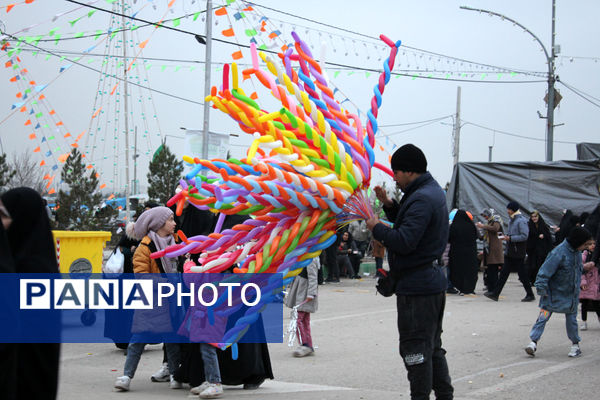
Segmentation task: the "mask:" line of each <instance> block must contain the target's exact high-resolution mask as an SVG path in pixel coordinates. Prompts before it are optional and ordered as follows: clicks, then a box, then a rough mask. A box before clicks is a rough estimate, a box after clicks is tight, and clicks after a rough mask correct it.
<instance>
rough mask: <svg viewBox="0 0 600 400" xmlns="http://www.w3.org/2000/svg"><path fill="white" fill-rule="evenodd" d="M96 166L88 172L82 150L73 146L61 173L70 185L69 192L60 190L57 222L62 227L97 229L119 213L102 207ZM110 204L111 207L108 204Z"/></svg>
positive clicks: (102, 227)
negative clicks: (101, 209)
mask: <svg viewBox="0 0 600 400" xmlns="http://www.w3.org/2000/svg"><path fill="white" fill-rule="evenodd" d="M97 175H98V174H97V173H96V170H92V171H91V172H90V174H89V175H88V174H86V167H85V164H84V163H83V161H82V157H81V153H79V151H78V150H77V149H73V150H72V151H71V154H69V157H68V158H67V160H66V162H65V165H63V168H62V172H61V174H60V177H61V179H62V181H63V183H64V184H66V185H68V186H69V190H68V192H65V191H63V190H62V189H61V190H59V192H58V199H57V205H58V210H57V211H56V224H57V225H58V228H59V229H69V230H98V229H106V227H107V226H108V225H109V224H110V220H111V219H112V217H113V216H114V215H115V214H116V212H115V211H114V210H112V211H111V210H110V209H109V210H104V209H103V211H102V212H98V211H99V210H100V206H101V204H102V194H101V193H100V192H97V191H96V190H97V189H98V177H97ZM107 208H110V207H107Z"/></svg>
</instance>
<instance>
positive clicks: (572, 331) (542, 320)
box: [529, 310, 581, 344]
mask: <svg viewBox="0 0 600 400" xmlns="http://www.w3.org/2000/svg"><path fill="white" fill-rule="evenodd" d="M551 316H552V311H546V310H540V315H538V318H537V321H535V324H533V327H532V328H531V332H529V337H530V338H531V340H532V341H534V342H536V343H537V341H538V340H540V338H541V337H542V333H544V328H545V327H546V322H548V320H549V319H550V317H551ZM565 317H566V325H567V336H568V337H569V339H570V340H571V342H572V343H573V344H576V343H579V342H580V341H581V338H580V337H579V332H578V330H577V311H575V312H574V313H570V314H565Z"/></svg>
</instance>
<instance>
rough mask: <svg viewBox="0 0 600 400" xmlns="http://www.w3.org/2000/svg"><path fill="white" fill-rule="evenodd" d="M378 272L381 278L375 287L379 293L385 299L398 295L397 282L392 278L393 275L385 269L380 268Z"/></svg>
mask: <svg viewBox="0 0 600 400" xmlns="http://www.w3.org/2000/svg"><path fill="white" fill-rule="evenodd" d="M378 271H379V273H380V274H381V276H380V277H379V278H377V284H376V285H375V289H377V293H379V294H380V295H382V296H383V297H390V296H392V295H393V294H395V293H396V283H397V280H396V279H395V278H393V277H392V274H391V273H390V272H389V271H386V270H384V269H383V268H379V269H378Z"/></svg>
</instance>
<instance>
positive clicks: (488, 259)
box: [475, 208, 504, 292]
mask: <svg viewBox="0 0 600 400" xmlns="http://www.w3.org/2000/svg"><path fill="white" fill-rule="evenodd" d="M481 216H482V217H483V218H485V220H486V221H487V224H483V223H481V222H477V223H476V224H475V226H477V228H479V229H481V230H482V231H483V235H482V236H483V265H485V266H486V272H485V276H486V282H485V285H486V288H487V291H486V292H490V291H491V290H494V288H495V287H496V284H497V283H498V272H499V271H500V269H501V268H502V265H503V264H504V248H503V246H502V240H501V239H500V238H499V235H500V234H502V219H501V218H500V216H499V215H497V214H495V213H494V212H493V211H492V210H491V209H489V208H486V209H485V210H483V211H482V212H481Z"/></svg>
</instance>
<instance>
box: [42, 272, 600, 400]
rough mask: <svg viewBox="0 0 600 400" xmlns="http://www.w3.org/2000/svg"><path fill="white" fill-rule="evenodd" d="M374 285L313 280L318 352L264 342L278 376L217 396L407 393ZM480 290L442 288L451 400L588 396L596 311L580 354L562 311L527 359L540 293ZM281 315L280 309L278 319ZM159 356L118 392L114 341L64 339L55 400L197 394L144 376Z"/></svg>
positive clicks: (598, 345) (599, 358)
mask: <svg viewBox="0 0 600 400" xmlns="http://www.w3.org/2000/svg"><path fill="white" fill-rule="evenodd" d="M374 285H375V280H374V279H372V278H370V277H366V278H364V279H362V280H360V281H359V280H342V282H341V283H339V284H327V285H322V286H319V311H318V312H317V313H315V314H313V315H312V336H313V341H314V344H315V347H317V348H316V351H315V355H314V356H310V357H306V358H294V357H292V349H291V348H289V347H288V346H287V341H285V342H283V343H276V344H270V345H269V351H270V354H271V362H272V365H273V372H274V375H275V380H272V381H267V382H265V383H264V384H263V385H262V386H261V387H260V388H259V389H258V390H255V391H246V390H243V389H242V388H241V387H229V386H226V387H225V393H224V395H223V396H222V398H223V399H233V398H238V397H239V398H240V399H244V400H246V399H247V400H251V399H286V400H300V399H310V400H318V399H398V398H400V399H409V398H410V394H409V390H408V381H407V379H406V370H405V369H404V366H403V364H402V360H401V359H400V356H399V354H398V334H397V331H396V311H395V297H391V298H383V297H381V296H379V295H376V294H375V289H374ZM482 289H483V288H482V281H481V275H480V279H479V282H478V284H477V289H476V293H477V294H476V295H466V296H458V295H448V296H447V303H446V313H445V317H444V333H443V335H442V340H443V345H444V348H445V349H446V350H447V352H448V353H447V358H448V364H449V367H450V374H451V377H452V380H453V384H454V388H455V398H456V399H466V400H475V399H479V400H486V399H494V400H498V399H526V398H543V399H544V400H555V399H556V400H559V399H560V400H566V399H575V398H589V397H590V396H591V397H594V395H593V393H597V388H598V384H597V382H598V369H599V367H600V322H599V321H598V318H597V317H596V315H595V314H594V313H592V314H590V315H589V316H588V326H589V330H588V331H583V332H580V336H581V338H582V341H581V350H582V352H583V354H582V355H581V356H580V357H578V358H569V357H567V353H568V352H569V348H570V342H569V340H568V339H567V335H566V329H565V318H564V315H561V314H555V315H553V316H552V319H551V320H550V321H549V323H548V325H547V326H546V331H545V333H544V335H543V337H542V339H541V341H540V342H539V344H538V350H537V353H536V356H535V357H533V358H532V357H530V356H528V355H527V354H526V353H525V351H524V350H523V349H524V347H525V346H526V345H527V344H528V343H529V338H528V333H529V330H530V328H531V325H532V324H533V323H534V322H535V319H536V318H537V314H538V310H539V309H538V307H537V301H536V302H533V303H522V302H521V301H520V300H521V298H522V297H524V295H525V292H524V290H523V288H522V287H521V285H520V283H519V282H518V279H517V275H516V274H511V276H510V278H509V281H508V283H507V284H506V286H505V289H504V291H503V293H502V296H501V297H500V301H499V302H497V303H496V302H493V301H491V300H489V299H487V298H485V297H484V296H483V294H482V293H483V290H482ZM288 314H289V310H288V309H286V308H284V327H287V323H288V321H289V318H288ZM161 361H162V348H161V346H160V345H151V346H147V348H146V351H145V353H144V354H143V355H142V359H141V361H140V364H139V367H138V370H137V373H136V376H135V378H134V379H133V380H132V383H131V390H130V391H129V392H126V393H121V392H117V391H115V390H114V389H113V383H114V381H115V379H116V378H117V377H118V376H121V375H122V374H123V364H124V362H125V357H124V355H123V351H122V350H118V349H117V348H116V347H115V346H113V345H111V344H64V345H63V347H62V355H61V364H60V384H59V399H65V400H71V399H73V400H74V399H77V400H79V399H85V400H93V399H102V400H108V399H132V400H133V399H158V398H160V399H181V398H194V397H193V396H191V395H190V394H189V387H187V386H184V387H185V389H181V390H172V389H169V385H168V383H152V382H151V381H150V375H151V374H152V373H154V372H155V371H156V370H157V369H158V368H159V367H160V365H161ZM34 382H35V381H32V384H35V383H34ZM431 397H432V398H434V397H435V396H433V394H432V396H431Z"/></svg>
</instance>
